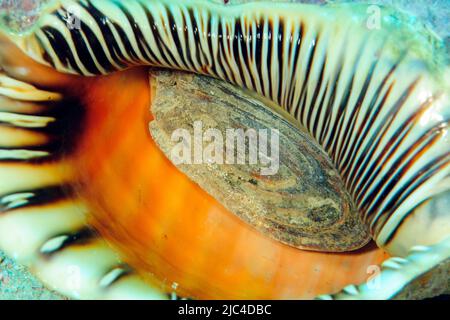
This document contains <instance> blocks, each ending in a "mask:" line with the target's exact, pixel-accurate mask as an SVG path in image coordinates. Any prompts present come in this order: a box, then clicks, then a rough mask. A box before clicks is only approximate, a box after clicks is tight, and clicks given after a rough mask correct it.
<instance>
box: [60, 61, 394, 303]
mask: <svg viewBox="0 0 450 320" xmlns="http://www.w3.org/2000/svg"><path fill="white" fill-rule="evenodd" d="M72 85H74V84H72ZM76 86H79V89H78V90H80V94H79V95H80V97H82V99H83V102H84V105H85V108H86V114H85V119H84V121H85V122H84V124H83V125H82V127H81V128H82V130H81V132H79V134H80V137H79V144H78V146H77V149H76V150H77V151H76V153H75V154H74V155H73V156H71V157H70V158H69V159H68V160H70V161H71V164H72V166H73V168H75V169H76V172H77V180H78V187H77V190H78V192H79V194H80V195H81V196H82V197H83V198H84V199H85V200H86V202H87V203H88V206H89V207H90V211H91V213H92V217H93V224H94V225H95V227H96V228H97V229H98V230H99V232H100V233H101V234H102V235H103V236H104V237H105V238H106V239H108V240H109V241H110V242H111V243H112V245H113V246H115V247H117V248H118V250H119V251H120V252H121V253H122V254H123V255H124V259H125V261H127V262H128V263H129V264H130V265H132V266H133V267H135V268H136V269H137V270H138V272H139V273H141V274H142V275H143V276H145V277H147V278H148V279H149V281H157V282H158V283H159V285H160V286H161V287H162V288H163V289H165V290H168V291H172V290H174V291H176V292H177V293H178V294H180V295H183V296H189V297H194V298H207V299H279V298H284V299H294V298H312V297H314V296H315V295H317V294H324V293H331V292H336V291H338V290H340V289H342V288H343V287H344V286H346V285H348V284H355V283H356V284H358V283H362V282H364V281H366V280H367V279H368V278H369V277H370V276H371V274H369V273H368V270H371V269H370V268H369V269H368V267H369V266H371V265H379V264H380V263H381V262H382V261H383V260H385V259H386V258H387V254H386V253H385V252H383V251H382V250H380V249H378V248H377V247H376V246H375V245H374V244H370V245H368V246H367V247H366V248H363V249H362V250H359V251H357V252H352V253H344V254H331V253H329V254H326V253H317V252H308V251H302V250H298V249H295V248H291V247H289V246H286V245H283V244H281V243H279V242H277V241H274V240H271V239H269V238H268V237H266V236H264V235H263V234H261V233H259V232H257V231H255V230H254V229H253V228H252V227H251V226H248V225H247V224H245V223H244V222H242V221H241V220H240V219H239V218H237V217H236V216H234V215H233V214H232V213H230V212H228V211H227V210H226V209H225V208H224V207H222V206H221V205H220V204H219V203H217V201H215V200H214V199H213V198H212V197H211V196H209V195H207V194H206V193H205V192H204V191H203V190H201V189H200V188H199V187H198V186H197V185H196V184H194V183H193V182H191V181H190V180H189V179H188V178H187V177H186V176H184V175H183V174H182V173H180V172H179V171H178V170H177V169H176V168H175V167H174V166H173V165H172V164H171V163H170V162H169V161H168V160H167V159H166V158H165V156H164V155H163V154H162V152H161V151H159V149H158V148H157V147H156V145H155V143H154V142H153V141H152V138H151V136H150V133H149V130H148V124H149V121H150V120H151V114H150V104H151V103H150V102H151V93H150V89H149V77H148V70H146V69H145V68H137V69H132V70H128V71H125V72H121V73H117V74H114V75H110V76H106V77H99V78H90V79H83V81H77V84H76ZM155 279H156V280H155Z"/></svg>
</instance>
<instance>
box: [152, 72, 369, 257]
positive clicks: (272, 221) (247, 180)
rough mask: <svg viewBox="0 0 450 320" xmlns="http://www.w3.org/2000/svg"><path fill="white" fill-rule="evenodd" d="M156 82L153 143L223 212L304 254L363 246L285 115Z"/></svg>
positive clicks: (325, 164)
mask: <svg viewBox="0 0 450 320" xmlns="http://www.w3.org/2000/svg"><path fill="white" fill-rule="evenodd" d="M156 75H157V76H156V77H152V78H151V79H152V83H153V90H154V98H153V101H152V108H151V110H152V113H153V114H154V116H155V118H156V119H155V120H154V121H153V122H151V125H150V128H151V132H152V135H153V137H154V139H155V140H156V142H157V143H158V144H159V146H160V147H161V149H162V150H163V151H164V152H165V154H166V155H167V156H168V157H169V158H170V159H171V160H172V161H173V162H174V163H175V164H177V165H178V168H179V169H180V170H181V171H183V172H184V173H185V174H187V175H188V176H189V177H190V178H191V179H192V180H194V181H195V182H196V183H198V184H199V185H200V186H201V187H202V188H203V189H204V190H206V191H207V192H208V193H210V194H211V195H212V196H213V197H215V198H216V199H217V200H218V201H219V202H221V203H222V204H223V205H224V206H225V207H226V208H227V209H229V210H230V211H232V212H234V213H235V214H237V215H238V216H239V217H240V218H242V219H243V220H244V221H246V222H248V223H250V224H251V225H252V226H254V227H255V228H256V229H258V230H260V231H262V232H263V233H264V234H266V235H268V236H270V237H272V238H274V239H276V240H279V241H281V242H283V243H286V244H289V245H291V246H294V247H298V248H302V249H309V250H317V251H334V252H340V251H348V250H354V249H358V248H360V247H361V246H363V245H365V244H366V243H367V242H368V240H369V234H368V231H367V229H366V227H365V226H364V224H363V223H362V222H360V220H359V217H358V213H357V210H356V208H355V206H354V204H353V202H352V201H351V197H350V195H349V193H348V192H347V191H346V190H345V187H344V184H343V182H342V180H341V178H340V176H339V174H338V173H337V171H336V169H335V168H334V166H333V164H332V163H331V161H330V160H329V158H328V156H327V155H326V153H325V152H324V151H323V150H322V149H321V148H320V147H319V146H318V145H317V144H316V143H315V142H314V140H313V139H311V137H310V136H309V135H308V134H307V132H306V130H304V129H303V128H301V127H299V126H295V125H293V124H292V123H291V122H290V121H289V120H286V119H288V118H289V117H287V115H284V116H282V115H280V114H278V113H276V112H275V111H273V110H272V109H271V108H270V107H267V106H266V105H265V104H264V102H263V101H261V100H258V99H257V98H256V97H252V96H250V95H249V94H246V93H245V92H243V91H242V90H239V89H237V88H235V87H234V86H232V85H229V84H226V83H224V82H222V81H218V80H214V79H210V78H206V77H200V76H194V75H189V74H183V73H174V74H173V73H172V74H171V73H167V72H159V73H157V74H156ZM183 133H184V134H185V135H183ZM184 147H186V148H184ZM186 153H188V154H186ZM199 155H200V157H199Z"/></svg>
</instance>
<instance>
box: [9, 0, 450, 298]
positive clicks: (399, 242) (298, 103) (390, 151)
mask: <svg viewBox="0 0 450 320" xmlns="http://www.w3.org/2000/svg"><path fill="white" fill-rule="evenodd" d="M53 3H54V4H55V8H56V9H52V10H54V11H52V10H49V12H48V13H46V14H44V15H43V16H42V18H41V19H40V20H39V22H38V24H37V25H36V26H35V28H34V29H33V32H31V33H30V34H27V35H24V36H22V37H20V36H19V37H15V36H12V38H13V40H14V41H16V42H17V44H18V45H19V46H21V47H22V49H23V50H24V51H26V52H27V53H28V54H29V56H30V57H32V58H34V59H36V60H38V61H40V62H42V63H45V64H47V65H49V66H51V67H52V68H54V69H57V70H59V71H62V72H67V73H74V74H81V75H95V74H104V73H110V72H111V71H114V70H121V69H124V68H127V67H129V66H133V65H157V66H164V67H169V68H172V69H184V70H189V71H194V72H197V73H201V74H209V75H212V76H215V77H217V78H221V79H224V80H227V81H230V82H233V83H235V84H237V85H240V86H243V87H247V88H250V89H252V90H254V91H256V92H258V93H260V94H263V95H265V96H266V97H268V98H270V99H272V100H273V101H275V102H276V103H278V104H279V105H281V106H283V107H284V108H285V109H286V110H287V111H288V112H289V113H291V114H292V115H293V116H294V117H295V118H297V120H299V121H300V122H301V123H302V124H303V125H304V126H305V127H306V128H307V129H308V130H309V132H310V133H311V135H312V136H313V137H314V138H315V139H316V140H317V141H318V142H319V143H320V144H321V145H322V147H323V148H324V149H325V150H326V151H327V152H328V154H329V156H330V158H331V159H332V160H333V162H334V163H335V165H336V167H337V168H338V170H339V171H340V173H341V175H342V177H343V179H344V181H345V183H346V185H347V188H348V190H349V191H350V192H351V193H352V195H353V197H354V200H355V202H356V204H357V205H358V208H359V210H360V212H361V216H362V220H363V221H364V222H365V223H366V224H367V226H368V227H369V228H370V230H371V232H372V235H373V237H374V238H375V240H376V241H377V244H378V245H379V246H381V247H384V248H385V249H386V250H388V251H389V252H391V253H394V254H398V255H402V256H406V255H407V253H408V251H409V250H410V249H411V248H412V247H414V246H415V245H417V244H420V245H426V246H428V245H430V246H436V247H435V248H438V249H436V250H438V251H437V252H440V253H439V257H441V258H442V257H444V260H445V257H447V258H448V254H449V253H448V251H446V250H447V249H446V246H445V243H446V242H445V241H446V240H444V239H445V238H446V237H447V236H448V233H449V216H448V201H447V198H448V190H449V180H448V175H449V171H448V170H449V162H450V153H449V149H448V136H447V132H448V118H449V114H448V110H449V109H448V101H449V91H448V87H447V86H446V84H445V81H444V82H442V81H439V79H440V78H441V79H442V78H444V79H445V77H446V76H447V74H448V69H447V68H446V67H445V66H441V67H442V70H441V72H439V71H436V70H435V69H433V68H432V67H433V66H431V64H432V63H430V62H429V60H430V59H429V57H430V53H429V52H426V51H427V49H430V46H428V45H425V46H424V47H425V49H424V50H423V51H420V50H417V48H416V46H415V45H417V43H415V42H414V41H415V40H414V38H413V39H412V42H409V41H404V38H398V32H395V30H389V28H391V27H392V26H389V28H388V31H387V32H386V30H385V31H384V32H379V33H374V32H368V31H367V30H366V29H365V28H363V27H361V25H360V24H358V21H359V22H361V17H360V16H358V15H356V17H354V18H355V19H347V18H349V16H348V15H347V14H346V13H345V12H344V11H342V10H338V9H336V8H335V9H328V8H320V9H317V8H315V7H310V6H301V5H293V4H283V5H280V6H279V7H276V8H273V7H272V6H269V4H268V3H264V2H263V3H257V4H247V5H242V6H227V8H230V10H225V9H224V7H222V6H219V5H217V4H212V3H209V2H205V1H188V2H186V3H183V4H176V5H175V4H172V3H170V2H168V1H153V2H144V1H138V0H136V1H128V2H118V1H86V2H84V1H83V2H81V1H80V2H77V1H54V2H53ZM69 4H70V5H74V6H75V7H77V8H78V9H79V12H82V14H81V16H80V18H81V19H80V20H81V21H80V22H81V23H80V28H81V29H76V28H75V29H72V28H67V25H66V24H65V23H64V21H65V20H64V19H63V18H64V16H65V15H66V14H67V9H68V6H69ZM269 7H270V10H268V8H269ZM327 10H329V11H327ZM325 11H327V13H328V14H329V16H327V15H322V13H324V12H325ZM116 14H118V16H116ZM119 16H120V18H118V17H119ZM330 16H331V19H330ZM358 19H359V20H358ZM333 21H339V26H337V25H336V23H334V24H333ZM355 21H356V22H355ZM135 22H136V23H135ZM137 22H139V23H137ZM166 26H168V27H166ZM176 26H182V27H183V26H185V27H186V28H181V29H179V28H172V27H176ZM178 30H181V31H178ZM183 30H185V31H184V32H183ZM192 30H198V32H192ZM350 30H351V31H350ZM144 31H148V32H144ZM391 31H392V32H391ZM204 34H206V35H209V36H203V35H204ZM211 34H217V35H222V37H220V36H219V37H216V38H215V39H214V37H212V36H211ZM259 34H262V35H264V34H270V35H271V37H266V38H264V37H259V38H258V35H259ZM249 35H250V36H253V37H250V38H252V39H256V40H254V41H253V42H252V41H249V42H244V41H242V40H240V39H242V38H243V37H245V36H247V38H248V36H249ZM350 35H351V38H352V39H353V40H354V41H353V42H352V43H349V42H346V41H339V39H343V38H344V39H349V37H350ZM106 39H108V43H107V42H106ZM290 39H294V40H296V39H298V41H290ZM331 43H333V44H334V45H333V46H332V45H331ZM107 44H108V45H107ZM374 52H375V53H376V54H375V55H374ZM424 52H425V54H424ZM427 54H428V55H427ZM437 60H439V59H437ZM438 70H439V68H438ZM8 116H9V119H10V120H9V123H11V116H10V115H7V116H6V118H8ZM19 118H20V116H18V115H16V116H15V117H14V116H13V121H14V123H22V124H23V123H24V119H19ZM29 120H30V118H28V121H29ZM41 120H44V119H41ZM47 120H48V119H47ZM26 121H27V120H25V122H26ZM31 122H32V123H33V121H31ZM6 151H8V150H6ZM30 151H31V153H30ZM48 155H49V154H45V152H44V153H42V150H28V151H27V152H24V151H17V150H14V152H5V153H3V156H4V157H6V158H5V159H6V160H7V161H12V160H14V161H16V160H17V161H19V162H20V160H21V158H22V160H23V158H27V157H32V158H33V159H35V160H33V162H36V163H37V164H41V163H45V161H42V159H45V158H46V157H47V156H48ZM50 180H51V179H50ZM28 191H29V190H22V191H21V192H20V193H19V194H14V193H10V194H6V198H3V199H2V200H3V202H4V203H5V205H6V206H13V208H14V206H19V207H20V206H21V205H26V201H30V199H31V200H32V199H33V197H34V194H33V196H32V195H31V192H28ZM44 194H45V192H44ZM435 208H439V210H443V211H442V214H441V213H436V212H435V210H434V209H435ZM446 212H447V213H446ZM79 230H81V231H80V232H81V234H84V233H83V231H82V230H83V228H82V227H81V226H80V228H79ZM431 230H433V231H431ZM77 239H83V237H82V236H78V235H77V234H55V235H54V237H53V238H50V239H47V240H48V241H50V242H48V241H47V242H45V245H44V247H43V248H44V249H45V250H44V252H47V251H49V250H50V252H51V249H54V248H58V246H64V243H66V241H69V243H72V241H75V242H76V240H77ZM91 242H92V243H94V245H97V244H96V242H97V241H96V240H91ZM441 242H442V243H441ZM99 246H100V247H101V245H99ZM439 248H441V249H442V250H440V251H439ZM428 254H430V252H429V251H426V250H425V251H422V255H419V256H420V257H421V258H422V259H424V258H425V257H427V255H428ZM419 260H420V259H419ZM419 260H414V259H408V258H406V260H405V261H404V262H405V263H404V268H403V267H402V270H409V269H408V266H409V267H411V269H414V265H415V264H417V265H419V266H422V267H424V268H425V264H421V262H420V261H419ZM105 261H114V259H110V260H108V259H107V258H105ZM394 262H395V261H394ZM117 264H118V265H120V262H117ZM387 266H388V267H389V264H387ZM427 267H429V266H427ZM118 268H120V267H118V266H117V267H112V268H109V269H110V271H109V273H106V274H104V276H105V277H106V278H107V279H106V280H104V281H101V283H108V282H109V280H108V279H109V277H108V275H110V273H111V272H112V274H113V275H119V274H120V272H119V271H115V270H119V269H118ZM402 270H400V271H402ZM397 271H398V270H397ZM400 271H399V272H400ZM405 272H407V271H405ZM395 274H396V273H394V275H395ZM408 276H410V277H411V278H409V279H413V278H414V277H417V274H414V273H408ZM400 289H401V286H400ZM396 290H398V288H397V289H396ZM394 291H395V290H394ZM345 294H347V295H351V296H355V295H358V294H359V289H358V290H356V289H355V288H353V287H348V288H347V289H346V290H344V295H345ZM386 297H389V294H387V295H386Z"/></svg>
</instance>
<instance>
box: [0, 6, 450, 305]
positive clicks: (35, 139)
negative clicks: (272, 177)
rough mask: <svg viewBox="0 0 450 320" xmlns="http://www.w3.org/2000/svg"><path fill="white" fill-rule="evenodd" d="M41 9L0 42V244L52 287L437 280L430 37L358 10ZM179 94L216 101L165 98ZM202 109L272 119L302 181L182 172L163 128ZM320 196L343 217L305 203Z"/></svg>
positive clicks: (442, 259) (441, 236)
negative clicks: (310, 170)
mask: <svg viewBox="0 0 450 320" xmlns="http://www.w3.org/2000/svg"><path fill="white" fill-rule="evenodd" d="M44 3H45V5H43V6H42V8H40V10H38V11H37V12H36V17H34V18H33V19H31V21H32V22H31V23H27V24H26V25H24V26H22V28H19V30H18V29H17V28H13V27H15V25H14V24H13V25H11V24H10V23H8V25H4V26H3V27H2V30H1V34H0V67H1V73H0V248H1V249H2V250H4V251H5V252H6V253H7V254H8V255H10V256H12V257H14V258H15V259H16V260H17V261H18V262H20V263H23V264H25V265H27V266H29V267H30V269H31V270H32V272H34V273H35V274H37V275H38V277H39V278H40V279H41V280H42V281H43V282H44V283H46V284H47V285H48V286H50V287H52V288H55V289H56V290H57V291H59V292H61V293H63V294H65V295H67V296H69V297H74V298H106V299H112V298H143V299H150V298H154V299H164V298H177V297H182V298H200V299H201V298H244V299H247V298H249V299H255V298H264V299H273V298H289V299H293V298H313V297H316V296H320V297H321V298H325V299H330V298H337V299H347V298H354V299H371V298H372V299H374V298H375V299H390V298H401V297H403V298H404V297H424V296H429V295H432V294H435V293H436V292H437V290H439V292H444V291H446V290H448V288H447V286H448V278H449V277H448V273H449V261H450V259H449V258H450V180H449V177H450V141H449V135H448V128H449V119H450V105H449V101H450V100H449V95H450V89H449V86H448V83H449V81H448V79H449V77H450V76H449V75H450V72H449V68H448V65H447V62H446V58H445V53H444V51H443V50H442V48H441V47H440V42H439V40H438V39H434V38H433V37H432V35H429V34H427V33H426V32H425V31H424V30H422V29H420V28H419V26H415V25H414V26H413V25H410V24H409V23H407V22H406V21H405V19H403V16H401V15H397V14H396V13H395V12H394V11H390V10H389V9H386V10H387V11H386V13H385V14H386V16H387V17H388V18H387V19H385V21H383V23H384V27H383V28H382V29H380V30H371V29H369V28H368V27H367V25H366V23H365V22H366V21H365V19H366V17H365V12H366V10H365V9H366V7H365V6H352V7H351V9H352V10H349V8H350V7H349V6H348V5H342V6H339V5H326V6H314V5H305V4H298V3H288V2H286V3H284V2H279V3H278V2H277V4H276V5H274V4H273V3H271V2H269V1H258V2H250V3H243V4H240V3H237V4H234V3H231V4H228V5H224V4H223V3H219V2H217V1H207V0H188V1H184V2H174V1H169V0H129V1H118V0H90V1H81V0H80V1H78V0H50V1H45V2H44ZM68 18H70V19H68ZM27 21H28V20H27ZM28 22H29V21H28ZM149 67H152V68H153V67H162V68H165V69H169V70H171V71H172V72H173V71H180V70H183V71H188V72H191V73H196V74H198V75H196V76H188V75H180V74H177V73H171V74H165V75H164V74H161V73H158V72H155V71H150V72H151V74H152V76H151V77H149ZM204 76H211V77H213V78H216V80H206V79H204V78H203V77H204ZM152 77H154V79H153V80H151V79H150V78H152ZM164 77H166V78H164ZM189 77H191V78H189ZM155 79H156V80H155ZM158 79H159V80H158ZM164 79H165V80H164ZM167 79H169V80H167ZM189 79H190V80H189ZM150 80H151V81H153V82H152V83H153V86H151V85H150V82H151V81H150ZM155 81H156V83H158V81H160V82H159V84H158V85H155ZM164 81H166V82H165V83H164ZM170 81H175V82H176V81H180V83H182V82H183V81H184V83H185V85H184V86H185V87H182V86H181V85H180V87H176V88H174V87H173V86H172V87H170ZM220 81H225V82H229V83H232V84H233V85H235V86H231V85H228V84H222V83H221V82H220ZM161 83H162V84H161ZM189 86H190V87H189ZM177 88H178V89H177ZM180 88H181V89H180ZM186 88H189V89H186ZM208 88H210V90H208ZM224 88H226V89H227V90H229V92H230V97H229V100H228V99H226V98H224V97H223V96H220V94H219V95H218V92H219V91H220V90H223V89H224ZM244 89H248V90H249V91H250V92H253V94H251V93H249V92H248V91H243V90H244ZM205 90H207V91H205ZM162 92H166V93H167V92H168V93H170V94H172V95H173V100H170V94H169V95H166V96H164V95H162ZM208 92H209V93H208ZM254 94H256V95H260V96H264V97H265V99H266V100H267V101H269V100H270V101H271V102H270V103H268V102H267V101H266V100H264V99H262V98H261V99H260V98H256V96H255V95H254ZM233 96H234V98H233ZM180 97H183V98H184V97H186V99H187V100H186V101H187V102H188V103H187V104H194V103H196V102H197V101H202V100H206V101H211V102H210V103H207V105H206V106H204V107H201V108H200V109H199V111H189V112H187V111H186V110H184V111H179V112H178V113H177V112H176V106H172V108H175V109H173V110H175V113H173V114H172V115H170V110H171V109H170V108H168V109H167V108H166V109H158V108H161V107H162V106H163V105H164V104H166V105H169V106H170V104H171V102H174V103H175V101H176V99H177V98H180ZM236 97H237V98H236ZM256 99H258V100H256ZM257 101H259V102H257ZM232 102H233V103H234V105H233V103H232ZM268 104H273V105H275V106H276V107H275V108H278V109H279V111H277V112H278V113H279V114H278V113H275V111H274V110H271V109H270V108H269V107H268V106H267V105H268ZM214 105H217V109H218V110H220V109H221V108H222V109H223V110H225V111H211V110H208V108H211V107H212V106H214ZM227 105H228V106H229V110H230V111H227V109H226V106H227ZM178 108H179V106H178ZM190 108H192V106H191V107H190ZM202 108H203V109H202ZM239 108H241V109H239ZM168 110H169V111H168ZM173 110H172V111H171V112H174V111H173ZM187 110H189V109H187ZM281 110H282V111H281ZM152 112H153V113H152ZM196 112H197V113H198V114H199V115H202V114H203V116H204V117H206V116H208V117H209V118H208V119H210V120H211V121H213V122H214V121H215V122H216V123H218V125H219V126H225V127H226V126H228V125H229V124H230V123H231V124H234V125H236V126H241V127H243V128H247V127H251V126H253V125H261V124H264V125H265V126H266V127H274V126H275V127H276V126H278V127H279V128H282V130H280V131H281V132H282V138H284V139H288V141H287V142H286V143H284V144H283V145H282V146H281V150H282V151H281V153H280V154H281V155H282V156H283V155H285V156H286V157H287V156H291V157H292V159H300V158H301V157H303V158H304V159H306V160H304V163H309V165H310V167H312V166H314V165H316V166H317V168H318V169H317V172H320V174H318V175H317V176H316V177H314V176H313V175H312V174H311V175H310V176H308V175H307V174H304V175H303V174H300V173H299V172H302V171H301V169H302V168H306V167H308V166H306V165H305V164H302V162H301V161H299V162H297V161H296V160H295V161H290V162H289V161H288V160H286V158H283V159H282V160H281V161H280V163H281V168H282V173H281V175H283V174H284V173H283V172H288V173H287V174H286V176H287V177H289V178H292V179H294V181H296V182H295V183H294V186H295V187H291V188H290V189H289V188H287V189H289V192H286V188H284V187H281V188H276V189H275V191H274V189H273V188H272V189H271V190H270V192H271V193H269V192H268V191H267V190H264V186H266V187H267V186H268V185H269V184H268V183H266V184H264V183H265V180H264V179H262V178H255V179H254V180H251V179H247V177H249V176H250V175H251V173H252V172H251V171H252V168H251V167H244V169H243V170H240V169H236V168H232V169H225V168H222V169H221V168H220V167H215V169H214V172H213V173H211V175H210V176H209V177H208V174H207V171H201V170H208V169H207V168H206V169H205V167H204V168H203V169H200V171H195V170H197V169H195V170H194V169H192V168H191V167H189V166H178V167H177V166H175V165H174V164H172V163H171V162H170V160H169V159H168V158H170V155H169V150H168V149H167V148H165V146H166V147H167V143H168V141H167V138H166V140H164V139H163V138H162V137H163V136H164V135H167V134H169V133H170V131H172V130H173V129H176V128H175V126H174V124H175V122H176V121H177V122H179V123H182V124H186V123H189V121H191V120H195V118H194V116H195V115H196ZM215 112H217V114H216V113H215ZM220 112H222V114H220ZM227 112H229V113H228V114H227ZM215 114H216V115H215ZM250 114H252V115H254V117H251V116H249V115H250ZM168 115H169V116H168ZM223 115H225V120H223V119H222V120H221V117H223ZM171 121H172V122H171ZM291 121H294V122H291ZM249 123H250V124H252V125H249ZM149 124H150V127H151V128H153V130H151V129H149ZM152 125H153V127H152ZM171 126H172V127H171ZM155 140H156V142H155ZM283 141H284V140H283ZM295 146H302V147H301V148H299V150H298V151H294V150H292V151H291V152H290V149H292V148H294V147H295ZM283 148H284V149H283ZM171 160H173V159H171ZM210 169H211V168H210ZM210 169H209V170H210ZM193 170H194V171H193ZM227 170H228V171H227ZM283 170H284V171H283ZM304 172H306V171H304ZM302 176H303V179H304V180H303V181H304V182H305V181H308V186H310V188H309V189H308V188H304V189H300V187H301V181H302V180H301V177H302ZM220 177H223V179H221V178H220ZM243 177H244V178H245V179H243ZM242 179H243V180H244V182H245V181H250V180H251V181H253V182H256V184H255V183H251V184H252V185H256V186H257V187H256V188H254V189H251V190H250V189H249V188H247V189H248V190H250V191H246V190H245V188H243V187H242V186H248V184H245V183H242V182H240V180H242ZM292 179H284V180H282V182H283V183H285V182H286V181H291V180H292ZM296 179H298V180H296ZM314 179H316V180H314ZM333 179H334V180H333ZM194 181H195V182H194ZM330 181H335V182H333V183H331V182H330ZM197 183H198V184H197ZM236 185H237V186H238V188H237V189H236V188H235V189H233V187H235V186H236ZM336 186H340V187H339V188H340V189H339V188H336ZM239 187H240V189H239ZM232 190H238V191H239V192H237V193H236V194H237V196H240V198H239V199H243V201H248V203H251V205H250V206H245V204H244V202H243V203H236V199H237V198H236V197H234V198H233V197H227V196H226V195H227V194H230V193H231V191H232ZM331 191H332V192H331ZM315 192H316V193H317V200H316V201H317V202H318V203H333V204H334V207H335V208H338V209H337V210H336V216H333V214H332V212H331V209H329V208H330V206H328V207H326V208H328V209H326V213H325V214H323V215H321V214H314V212H313V211H310V212H309V214H304V212H308V210H310V209H311V207H312V206H311V205H309V206H307V205H304V203H307V202H308V199H310V198H311V196H312V195H314V196H315ZM274 194H275V195H274ZM271 197H272V198H273V199H275V200H273V201H271ZM290 198H292V199H293V200H292V201H289V199H290ZM302 201H303V202H302ZM330 201H331V202H330ZM336 203H338V204H339V205H335V204H336ZM258 208H261V210H260V211H258V212H255V211H256V210H257V209H258ZM286 212H287V213H286ZM283 213H284V214H285V215H284V216H282V214H283ZM302 214H304V215H302ZM258 215H259V216H258ZM305 217H306V218H305ZM311 217H313V218H311ZM330 217H331V218H330ZM333 217H334V218H333ZM330 219H331V220H333V219H334V220H333V223H330V225H329V226H327V225H326V223H327V221H329V220H330ZM268 221H275V222H276V223H273V224H268ZM315 233H316V234H315ZM369 234H370V236H371V237H372V239H373V240H374V242H370V243H369V244H368V245H365V244H366V243H367V241H368V240H369ZM282 242H283V243H282ZM284 243H287V244H288V245H286V244H284ZM375 243H376V245H375ZM364 245H365V246H364ZM295 247H297V248H295ZM299 248H301V249H299ZM303 249H308V251H306V250H303ZM309 250H318V251H328V252H327V253H324V252H317V251H309ZM350 250H353V251H351V252H349V251H350ZM341 251H344V252H341ZM337 252H339V253H337ZM389 256H392V258H389ZM436 288H438V289H436Z"/></svg>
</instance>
